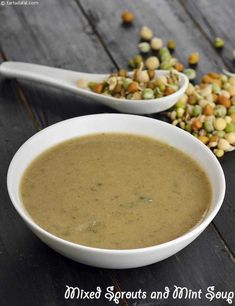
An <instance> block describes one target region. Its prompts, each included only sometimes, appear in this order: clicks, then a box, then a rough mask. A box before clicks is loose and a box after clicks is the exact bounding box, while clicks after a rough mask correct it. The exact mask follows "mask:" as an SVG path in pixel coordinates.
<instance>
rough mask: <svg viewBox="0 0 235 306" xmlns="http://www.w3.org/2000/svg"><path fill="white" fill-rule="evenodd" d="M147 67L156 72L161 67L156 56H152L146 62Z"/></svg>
mask: <svg viewBox="0 0 235 306" xmlns="http://www.w3.org/2000/svg"><path fill="white" fill-rule="evenodd" d="M145 66H146V67H147V68H148V69H149V70H155V69H157V68H158V67H159V59H158V58H157V57H156V56H150V57H149V58H148V59H147V60H146V61H145Z"/></svg>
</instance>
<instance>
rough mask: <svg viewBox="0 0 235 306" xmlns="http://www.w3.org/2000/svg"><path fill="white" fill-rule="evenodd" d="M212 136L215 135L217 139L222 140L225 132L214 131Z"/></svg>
mask: <svg viewBox="0 0 235 306" xmlns="http://www.w3.org/2000/svg"><path fill="white" fill-rule="evenodd" d="M214 135H217V136H218V137H219V138H223V137H224V135H225V131H216V132H214Z"/></svg>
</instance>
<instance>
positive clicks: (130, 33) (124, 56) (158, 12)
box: [78, 0, 223, 75]
mask: <svg viewBox="0 0 235 306" xmlns="http://www.w3.org/2000/svg"><path fill="white" fill-rule="evenodd" d="M78 3H79V4H80V5H81V7H82V9H83V10H84V11H85V13H86V15H87V17H88V18H89V20H90V22H91V24H92V25H93V27H94V28H95V29H96V31H97V32H98V33H99V36H100V37H101V38H102V40H103V41H104V43H105V44H106V46H107V48H108V50H109V52H110V53H111V55H112V57H113V58H114V60H115V62H117V63H118V65H119V66H120V67H123V66H124V67H125V65H126V63H127V61H128V59H130V58H131V57H132V56H134V55H135V54H137V53H138V48H137V45H138V40H139V31H140V28H141V26H142V25H147V26H149V27H150V28H151V29H152V30H153V31H154V33H155V35H156V36H157V37H160V38H162V39H163V41H164V43H166V42H167V40H168V39H170V38H174V39H175V40H176V43H177V48H176V53H175V55H176V57H177V58H179V59H180V60H181V61H182V62H183V63H184V64H187V57H188V55H189V54H190V53H191V52H195V51H198V52H199V53H200V54H201V61H200V64H199V66H198V69H197V71H198V74H199V75H202V74H203V73H205V71H210V70H213V71H219V70H220V67H222V66H223V61H222V60H221V58H220V56H218V54H217V52H216V51H215V50H214V48H212V47H211V44H210V43H209V42H208V41H207V40H206V39H205V37H204V35H203V34H202V33H201V31H200V30H199V29H198V28H197V27H196V25H195V23H194V22H193V21H192V20H191V18H190V16H188V14H187V13H186V12H185V10H184V8H183V7H182V6H181V5H179V3H178V2H177V1H150V0H144V1H138V2H137V1H124V0H121V1H109V2H108V3H107V1H105V0H98V1H95V2H94V1H92V0H78ZM124 9H129V10H131V11H132V12H134V14H135V16H136V20H135V22H134V24H133V26H130V27H124V26H123V25H122V24H121V19H120V15H121V13H122V11H123V10H124Z"/></svg>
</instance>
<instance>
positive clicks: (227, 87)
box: [168, 73, 235, 157]
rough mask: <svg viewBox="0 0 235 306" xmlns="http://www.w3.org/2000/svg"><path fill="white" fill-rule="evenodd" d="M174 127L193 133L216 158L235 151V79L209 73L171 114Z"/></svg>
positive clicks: (190, 89)
mask: <svg viewBox="0 0 235 306" xmlns="http://www.w3.org/2000/svg"><path fill="white" fill-rule="evenodd" d="M168 116H169V118H170V119H171V122H172V124H173V125H176V126H179V127H180V128H182V129H184V130H186V131H188V132H190V133H191V134H193V135H194V136H195V137H197V138H198V139H199V140H200V141H201V142H203V143H204V144H205V145H207V146H208V147H209V148H210V149H212V150H213V152H214V153H215V155H216V156H217V157H222V156H223V155H224V152H228V151H233V150H235V77H228V76H226V75H225V74H217V73H208V74H207V75H204V76H203V77H202V79H201V82H200V84H198V85H195V86H194V85H192V84H191V83H190V84H189V86H188V89H187V91H186V93H185V94H184V95H183V96H182V98H181V99H180V100H179V101H178V102H177V103H176V105H175V106H174V107H173V108H172V109H171V110H170V111H169V112H168Z"/></svg>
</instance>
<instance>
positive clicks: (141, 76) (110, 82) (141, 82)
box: [77, 59, 180, 100]
mask: <svg viewBox="0 0 235 306" xmlns="http://www.w3.org/2000/svg"><path fill="white" fill-rule="evenodd" d="M150 60H151V59H150ZM77 86H78V87H80V88H83V89H84V88H86V89H90V90H91V91H93V92H95V93H98V94H104V95H108V96H112V97H115V98H120V99H128V100H150V99H155V98H161V97H164V96H168V95H170V94H173V93H174V92H176V91H177V90H178V89H179V87H180V85H179V76H178V74H177V73H175V72H174V71H173V70H171V71H169V73H168V74H167V75H160V74H159V75H158V74H157V73H156V71H155V70H154V69H148V70H143V64H140V66H139V67H138V68H137V69H134V70H133V72H132V73H131V74H130V73H129V74H128V73H127V71H126V70H125V69H121V70H119V71H118V72H117V73H113V74H111V75H110V76H109V77H108V78H107V79H105V80H103V81H102V82H99V83H97V82H86V81H85V80H78V81H77Z"/></svg>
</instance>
